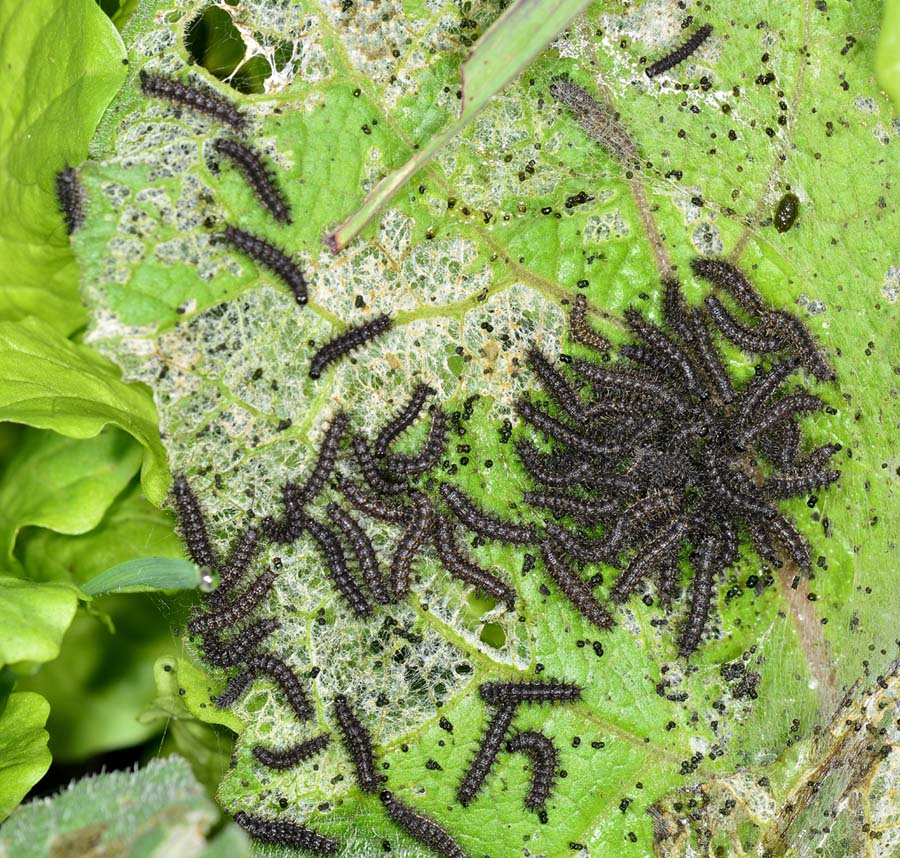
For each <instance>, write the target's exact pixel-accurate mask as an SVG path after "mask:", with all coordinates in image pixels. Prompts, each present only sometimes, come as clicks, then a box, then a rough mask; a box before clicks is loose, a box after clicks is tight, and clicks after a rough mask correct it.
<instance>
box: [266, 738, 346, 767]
mask: <svg viewBox="0 0 900 858" xmlns="http://www.w3.org/2000/svg"><path fill="white" fill-rule="evenodd" d="M330 742H331V734H330V733H320V734H319V735H318V736H313V738H312V739H307V740H306V741H304V742H298V743H297V744H296V745H290V746H289V747H287V748H280V749H277V750H276V749H273V748H266V747H263V746H262V745H255V746H254V747H253V756H254V757H256V759H257V760H259V762H261V763H262V764H263V765H264V766H266V767H267V768H270V769H276V770H282V769H291V768H293V767H294V766H296V765H299V764H300V763H302V762H303V761H304V760H308V759H309V758H310V757H313V756H315V755H316V754H320V753H321V752H322V751H324V750H325V748H327V747H328V745H329V743H330Z"/></svg>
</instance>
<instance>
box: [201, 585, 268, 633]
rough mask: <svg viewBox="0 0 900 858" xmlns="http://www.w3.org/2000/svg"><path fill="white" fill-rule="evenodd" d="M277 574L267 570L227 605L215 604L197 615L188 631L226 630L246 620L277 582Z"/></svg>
mask: <svg viewBox="0 0 900 858" xmlns="http://www.w3.org/2000/svg"><path fill="white" fill-rule="evenodd" d="M275 577H276V576H275V572H274V571H273V570H271V569H266V571H265V572H263V573H262V574H261V575H259V576H258V577H257V578H256V580H255V581H253V582H252V583H251V584H250V585H249V586H248V587H246V589H244V590H243V592H242V593H241V594H240V595H239V596H237V597H233V599H232V600H231V601H230V602H228V603H226V604H219V603H215V604H214V605H213V606H211V608H210V609H209V610H207V611H205V612H202V613H199V614H195V615H194V616H193V617H191V619H190V620H189V621H188V629H189V630H190V631H192V632H194V633H195V634H205V633H206V632H212V631H217V630H218V629H224V628H226V627H227V626H231V625H234V624H235V623H238V622H240V621H241V620H244V619H246V618H247V617H248V616H249V615H250V614H251V613H252V612H253V611H255V610H256V608H257V607H258V606H259V603H260V602H261V601H262V600H263V599H264V598H265V597H266V595H267V594H268V593H269V590H271V589H272V584H273V583H274V582H275Z"/></svg>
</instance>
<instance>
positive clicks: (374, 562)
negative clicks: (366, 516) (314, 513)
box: [326, 503, 391, 605]
mask: <svg viewBox="0 0 900 858" xmlns="http://www.w3.org/2000/svg"><path fill="white" fill-rule="evenodd" d="M326 512H327V513H328V516H329V518H330V519H331V523H332V524H333V525H334V526H335V527H336V528H337V529H338V530H339V531H340V532H341V535H342V536H343V537H344V541H345V542H347V543H348V544H349V545H350V547H351V548H352V550H353V554H354V555H355V557H356V565H357V568H358V569H359V573H360V575H361V576H362V579H363V581H365V582H366V586H367V587H368V588H369V592H370V593H371V594H372V598H373V599H374V600H375V601H376V602H378V604H379V605H387V604H389V603H390V601H391V594H390V592H388V588H387V584H386V583H385V580H384V576H382V574H381V569H380V567H379V565H378V556H377V555H376V553H375V547H374V546H373V545H372V540H371V539H369V537H368V535H367V534H366V532H365V530H363V528H362V525H360V523H359V522H358V521H357V520H356V519H355V518H354V517H353V516H352V515H350V513H349V512H347V511H346V510H344V509H343V508H342V507H340V506H339V505H338V504H336V503H330V504H328V507H327V509H326Z"/></svg>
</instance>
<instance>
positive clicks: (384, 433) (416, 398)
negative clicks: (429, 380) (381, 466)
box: [373, 383, 435, 458]
mask: <svg viewBox="0 0 900 858" xmlns="http://www.w3.org/2000/svg"><path fill="white" fill-rule="evenodd" d="M434 393H435V391H434V389H433V388H431V387H429V386H428V385H427V384H422V383H419V384H417V385H416V386H415V389H414V390H413V392H412V394H411V396H410V397H409V400H408V402H407V403H406V404H405V405H404V406H403V407H402V408H401V409H400V410H399V411H398V412H397V416H396V417H394V418H393V419H391V420H389V421H388V422H387V424H385V426H384V427H383V428H382V430H381V431H380V432H379V433H378V437H377V438H376V439H375V444H374V447H373V450H374V452H375V455H376V456H378V457H379V458H380V457H382V456H384V454H385V453H387V451H388V449H389V448H390V446H391V444H393V443H394V441H396V440H397V439H398V438H399V437H400V436H401V435H402V434H403V433H404V432H405V431H406V430H407V429H409V428H410V426H412V425H413V423H415V422H416V420H418V419H419V415H420V414H421V413H422V408H423V407H424V406H425V400H426V399H427V398H428V397H429V396H434Z"/></svg>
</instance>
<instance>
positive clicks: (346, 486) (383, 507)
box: [338, 477, 412, 524]
mask: <svg viewBox="0 0 900 858" xmlns="http://www.w3.org/2000/svg"><path fill="white" fill-rule="evenodd" d="M338 488H339V489H340V490H341V493H342V494H343V495H344V497H345V498H346V499H347V502H348V503H349V504H350V505H351V506H352V507H353V508H354V509H356V510H359V511H360V512H361V513H363V514H364V515H367V516H369V517H370V518H377V519H378V520H379V521H386V522H388V523H389V524H407V523H408V522H409V519H410V516H411V514H412V512H411V510H410V509H409V507H407V506H404V505H402V504H401V503H399V502H396V503H395V502H392V501H386V500H384V499H382V498H381V497H378V496H377V495H375V496H373V495H369V494H366V493H365V492H364V491H363V490H362V489H361V488H360V487H359V486H358V485H357V484H356V483H354V482H353V481H352V480H349V479H347V478H346V477H341V478H340V479H339V480H338Z"/></svg>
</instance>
